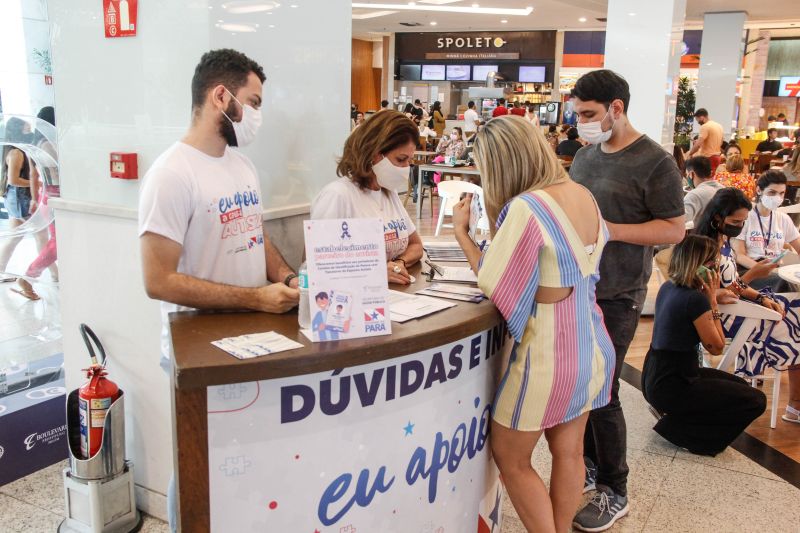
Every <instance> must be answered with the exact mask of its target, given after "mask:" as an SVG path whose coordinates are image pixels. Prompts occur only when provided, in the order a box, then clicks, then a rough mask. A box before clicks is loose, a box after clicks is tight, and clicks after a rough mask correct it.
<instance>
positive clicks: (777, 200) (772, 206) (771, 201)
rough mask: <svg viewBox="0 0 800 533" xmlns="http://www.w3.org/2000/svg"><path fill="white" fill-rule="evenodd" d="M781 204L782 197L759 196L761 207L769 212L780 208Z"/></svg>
mask: <svg viewBox="0 0 800 533" xmlns="http://www.w3.org/2000/svg"><path fill="white" fill-rule="evenodd" d="M782 203H783V196H764V195H761V205H763V206H764V207H766V208H767V209H769V210H770V211H775V210H776V209H778V208H779V207H780V206H781V204H782Z"/></svg>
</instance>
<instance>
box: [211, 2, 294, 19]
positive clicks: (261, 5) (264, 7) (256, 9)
mask: <svg viewBox="0 0 800 533" xmlns="http://www.w3.org/2000/svg"><path fill="white" fill-rule="evenodd" d="M280 6H281V5H280V4H279V3H278V2H270V1H269V0H232V1H231V2H225V3H224V4H222V9H224V10H225V11H227V12H228V13H232V14H234V15H244V14H248V13H261V12H263V11H272V10H273V9H275V8H278V7H280Z"/></svg>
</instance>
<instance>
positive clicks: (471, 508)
mask: <svg viewBox="0 0 800 533" xmlns="http://www.w3.org/2000/svg"><path fill="white" fill-rule="evenodd" d="M505 335H506V333H505V330H504V326H497V327H495V328H493V329H491V330H487V331H483V332H481V333H477V334H475V335H472V336H470V337H467V338H464V339H461V340H458V341H455V342H452V343H449V344H445V345H443V346H440V347H438V348H433V349H430V350H424V351H422V352H419V353H415V354H411V355H406V356H402V357H398V358H394V359H389V360H386V361H381V362H378V363H371V364H366V365H359V366H353V367H348V368H345V369H340V370H335V371H333V372H320V373H315V374H307V375H303V376H296V377H288V378H278V379H271V380H264V381H259V382H251V383H238V384H234V385H221V386H215V387H208V389H207V390H208V410H209V413H208V474H209V500H210V512H211V531H237V532H242V533H249V532H256V531H258V532H260V531H274V532H278V531H297V532H303V533H313V532H315V531H316V532H317V533H362V532H363V533H368V532H385V531H402V532H404V533H405V532H409V533H425V532H428V533H437V532H438V533H464V532H476V531H477V532H480V533H490V532H492V531H493V532H495V533H497V532H499V531H500V530H501V528H502V524H501V520H502V510H501V509H502V490H501V488H500V480H499V477H498V471H497V467H496V466H495V465H494V462H493V460H492V458H491V456H490V453H489V441H488V431H489V424H490V416H491V405H492V401H493V399H494V390H495V387H496V383H497V381H496V380H497V378H498V377H499V372H500V366H501V364H502V359H503V357H502V349H503V345H504V342H505Z"/></svg>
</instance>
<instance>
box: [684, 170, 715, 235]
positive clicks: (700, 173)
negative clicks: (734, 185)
mask: <svg viewBox="0 0 800 533" xmlns="http://www.w3.org/2000/svg"><path fill="white" fill-rule="evenodd" d="M686 175H687V179H688V180H689V185H690V186H691V187H692V190H691V191H689V192H688V193H687V194H686V196H684V197H683V206H684V209H685V210H686V220H687V221H691V222H692V224H693V225H694V226H693V227H695V228H696V227H697V226H698V225H699V224H700V217H702V216H703V211H705V210H706V207H708V204H709V203H711V199H712V198H714V195H715V194H717V191H718V190H720V189H722V188H724V187H723V185H722V184H721V183H720V182H718V181H717V180H715V179H714V178H713V176H711V161H710V160H709V159H708V158H707V157H705V156H702V155H696V156H694V157H692V158H689V159H688V160H687V161H686Z"/></svg>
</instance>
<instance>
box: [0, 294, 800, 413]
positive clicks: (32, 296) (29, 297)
mask: <svg viewBox="0 0 800 533" xmlns="http://www.w3.org/2000/svg"><path fill="white" fill-rule="evenodd" d="M9 290H10V291H11V292H16V293H17V294H19V295H20V296H23V297H25V298H27V299H28V300H31V301H34V302H35V301H36V300H41V298H40V297H39V295H38V294H36V293H35V292H33V290H29V289H20V288H17V287H11V289H9ZM798 423H800V420H798Z"/></svg>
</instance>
